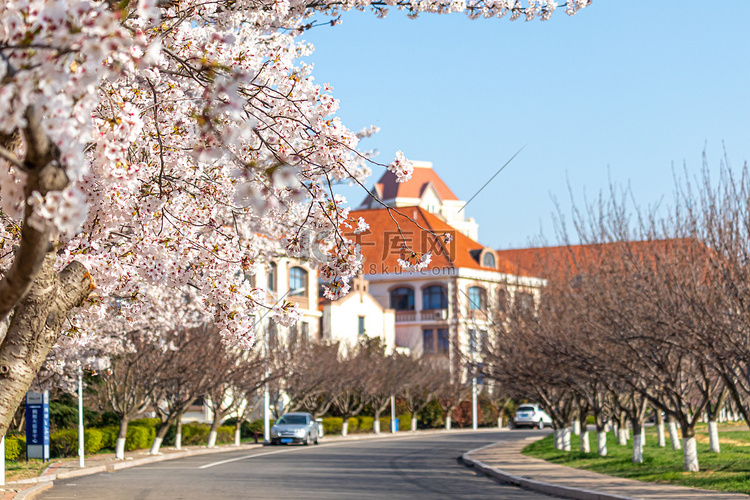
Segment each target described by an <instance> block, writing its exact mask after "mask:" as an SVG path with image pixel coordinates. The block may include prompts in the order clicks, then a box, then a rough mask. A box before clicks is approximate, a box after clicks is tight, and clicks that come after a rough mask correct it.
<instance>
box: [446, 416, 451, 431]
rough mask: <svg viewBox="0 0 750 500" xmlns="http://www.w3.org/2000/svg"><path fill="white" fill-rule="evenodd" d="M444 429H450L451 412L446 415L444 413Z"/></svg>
mask: <svg viewBox="0 0 750 500" xmlns="http://www.w3.org/2000/svg"><path fill="white" fill-rule="evenodd" d="M445 430H446V431H449V430H451V414H450V413H448V415H446V417H445Z"/></svg>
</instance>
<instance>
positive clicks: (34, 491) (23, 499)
mask: <svg viewBox="0 0 750 500" xmlns="http://www.w3.org/2000/svg"><path fill="white" fill-rule="evenodd" d="M53 486H54V483H53V482H52V481H47V482H44V483H40V484H37V485H35V486H32V487H31V488H26V489H25V490H21V491H19V492H18V493H16V495H15V496H14V497H13V500H33V499H34V498H36V497H37V495H39V494H40V493H42V492H43V491H47V490H48V489H50V488H52V487H53Z"/></svg>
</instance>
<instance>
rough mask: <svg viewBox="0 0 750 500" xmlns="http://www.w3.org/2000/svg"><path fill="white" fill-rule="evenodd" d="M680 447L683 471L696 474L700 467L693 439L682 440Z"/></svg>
mask: <svg viewBox="0 0 750 500" xmlns="http://www.w3.org/2000/svg"><path fill="white" fill-rule="evenodd" d="M682 445H683V450H682V454H683V458H684V463H683V469H685V470H686V471H688V472H698V471H699V470H700V467H699V466H698V447H697V446H696V443H695V437H689V438H684V439H683V440H682Z"/></svg>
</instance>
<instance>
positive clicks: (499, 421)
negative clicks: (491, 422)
mask: <svg viewBox="0 0 750 500" xmlns="http://www.w3.org/2000/svg"><path fill="white" fill-rule="evenodd" d="M497 428H498V429H502V428H503V416H502V415H498V416H497Z"/></svg>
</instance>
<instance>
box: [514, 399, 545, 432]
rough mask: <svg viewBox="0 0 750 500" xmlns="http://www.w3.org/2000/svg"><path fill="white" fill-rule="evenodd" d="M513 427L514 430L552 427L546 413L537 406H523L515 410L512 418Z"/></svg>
mask: <svg viewBox="0 0 750 500" xmlns="http://www.w3.org/2000/svg"><path fill="white" fill-rule="evenodd" d="M513 427H514V428H516V429H518V428H521V427H537V428H539V429H544V428H545V427H552V417H550V416H549V415H547V412H545V411H544V410H542V409H541V408H540V407H539V405H536V404H523V405H521V406H519V407H518V409H517V410H516V415H515V416H514V417H513Z"/></svg>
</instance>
